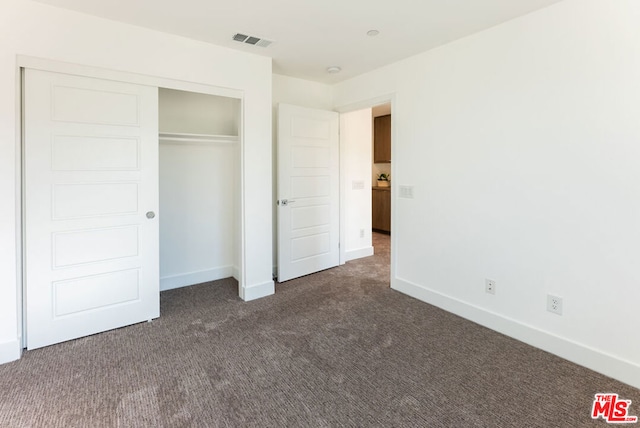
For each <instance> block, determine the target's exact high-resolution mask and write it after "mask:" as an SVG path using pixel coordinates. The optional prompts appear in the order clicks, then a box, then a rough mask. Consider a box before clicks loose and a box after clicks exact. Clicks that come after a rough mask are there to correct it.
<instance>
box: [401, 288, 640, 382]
mask: <svg viewBox="0 0 640 428" xmlns="http://www.w3.org/2000/svg"><path fill="white" fill-rule="evenodd" d="M391 288H393V289H394V290H397V291H400V292H401V293H404V294H406V295H408V296H411V297H413V298H416V299H418V300H421V301H423V302H426V303H429V304H431V305H434V306H437V307H439V308H441V309H444V310H445V311H447V312H451V313H453V314H456V315H458V316H460V317H462V318H465V319H467V320H469V321H473V322H475V323H477V324H480V325H482V326H484V327H487V328H490V329H492V330H495V331H497V332H499V333H502V334H504V335H507V336H509V337H512V338H514V339H517V340H519V341H521V342H524V343H527V344H529V345H531V346H534V347H536V348H539V349H542V350H543V351H547V352H550V353H552V354H554V355H557V356H558V357H560V358H564V359H565V360H569V361H571V362H573V363H576V364H578V365H581V366H583V367H586V368H588V369H591V370H593V371H596V372H598V373H601V374H603V375H605V376H609V377H611V378H613V379H616V380H619V381H620V382H623V383H626V384H628V385H631V386H633V387H634V388H640V366H638V365H637V364H634V363H632V362H630V361H626V360H623V359H620V358H618V357H615V356H613V355H609V354H607V353H604V352H602V351H600V350H597V349H593V348H591V347H589V346H585V345H583V344H580V343H577V342H574V341H572V340H570V339H567V338H564V337H560V336H556V335H555V334H552V333H549V332H546V331H543V330H540V329H538V328H536V327H533V326H530V325H527V324H524V323H521V322H519V321H517V320H514V319H512V318H508V317H505V316H502V315H499V314H496V313H494V312H490V311H487V310H486V309H483V308H480V307H477V306H474V305H471V304H469V303H466V302H464V301H461V300H458V299H455V298H452V297H450V296H446V295H444V294H442V293H439V292H437V291H434V290H431V289H429V288H427V287H424V286H421V285H418V284H414V283H412V282H410V281H406V280H403V279H401V278H397V277H396V278H393V279H392V280H391Z"/></svg>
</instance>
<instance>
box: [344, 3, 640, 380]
mask: <svg viewBox="0 0 640 428" xmlns="http://www.w3.org/2000/svg"><path fill="white" fill-rule="evenodd" d="M639 19H640V3H638V2H635V1H633V0H618V1H616V2H604V1H600V0H581V1H578V0H567V1H564V2H561V3H558V4H556V5H553V6H550V7H548V8H546V9H542V10H540V11H538V12H535V13H532V14H529V15H526V16H524V17H521V18H519V19H516V20H513V21H509V22H507V23H505V24H502V25H499V26H497V27H493V28H491V29H489V30H487V31H484V32H481V33H478V34H475V35H473V36H470V37H467V38H464V39H461V40H459V41H456V42H453V43H450V44H448V45H445V46H443V47H441V48H437V49H434V50H431V51H429V52H426V53H423V54H420V55H417V56H415V57H412V58H409V59H406V60H404V61H401V62H398V63H395V64H392V65H390V66H387V67H384V68H381V69H379V70H376V71H374V72H371V73H368V74H366V75H363V76H360V77H356V78H354V79H351V80H349V81H346V82H343V83H340V84H337V85H336V86H335V92H334V102H335V106H336V107H338V108H342V107H341V106H348V105H355V104H358V103H362V102H363V101H364V100H368V99H375V98H378V97H381V96H382V95H384V94H389V93H393V94H395V99H394V100H395V102H394V106H393V108H394V112H393V121H394V122H393V127H394V131H393V132H394V144H393V155H392V158H393V162H394V174H395V175H394V177H393V180H392V184H393V185H394V190H396V189H397V188H398V186H399V185H411V186H413V190H414V198H413V199H402V198H398V197H397V196H396V197H395V198H394V201H393V210H394V215H393V226H392V227H393V231H394V233H393V235H392V249H393V250H392V251H393V256H394V260H395V261H394V262H393V263H394V266H393V269H394V270H393V272H394V274H393V276H392V287H393V288H395V289H398V290H401V291H403V292H405V293H407V294H410V295H412V296H415V297H417V298H420V299H422V300H424V301H427V302H430V303H433V304H435V305H437V306H440V307H442V308H445V309H447V310H449V311H452V312H454V313H457V314H459V315H461V316H463V317H466V318H469V319H471V320H474V321H476V322H478V323H480V324H483V325H485V326H488V327H490V328H493V329H495V330H497V331H500V332H503V333H505V334H508V335H510V336H513V337H516V338H518V339H520V340H522V341H525V342H527V343H530V344H532V345H534V346H538V347H540V348H542V349H546V350H548V351H550V352H553V353H555V354H557V355H560V356H562V357H564V358H567V359H569V360H572V361H574V362H577V363H579V364H582V365H584V366H587V367H590V368H592V369H595V370H597V371H599V372H602V373H605V374H607V375H609V376H611V377H614V378H617V379H619V380H622V381H624V382H627V383H629V384H631V385H634V386H636V387H640V341H638V340H635V336H634V335H633V332H634V331H635V329H634V326H637V325H638V318H637V311H638V310H637V302H638V301H640V287H639V286H638V284H639V283H640V271H639V270H638V260H640V244H639V243H640V227H638V218H640V198H638V197H637V195H638V194H640V169H639V168H638V165H639V164H640V145H638V141H640V127H638V117H639V115H640V110H639V109H638V100H639V99H640V85H638V76H640V58H639V56H638V55H639V54H638V49H637V47H638V45H640V33H639V32H638V31H637V23H638V21H639ZM395 194H396V195H397V194H398V192H397V191H396V192H395ZM485 278H491V279H493V280H495V281H496V284H497V292H496V294H495V295H490V294H486V293H485V291H484V282H485ZM548 293H552V294H555V295H558V296H561V297H562V298H563V299H564V314H563V315H562V316H558V315H555V314H552V313H549V312H547V311H546V296H547V294H548ZM424 310H429V307H428V306H425V307H424Z"/></svg>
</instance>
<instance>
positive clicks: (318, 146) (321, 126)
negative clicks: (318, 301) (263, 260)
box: [278, 104, 340, 282]
mask: <svg viewBox="0 0 640 428" xmlns="http://www.w3.org/2000/svg"><path fill="white" fill-rule="evenodd" d="M338 126H339V115H338V113H336V112H332V111H324V110H315V109H308V108H303V107H297V106H292V105H287V104H280V105H279V106H278V281H279V282H282V281H287V280H289V279H293V278H297V277H300V276H303V275H308V274H310V273H314V272H318V271H320V270H323V269H328V268H331V267H334V266H337V265H338V264H339V257H340V252H339V242H340V236H339V228H340V215H339V201H340V199H339V172H340V168H339V165H340V161H339V134H338Z"/></svg>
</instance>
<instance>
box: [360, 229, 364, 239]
mask: <svg viewBox="0 0 640 428" xmlns="http://www.w3.org/2000/svg"><path fill="white" fill-rule="evenodd" d="M360 237H361V238H364V229H360Z"/></svg>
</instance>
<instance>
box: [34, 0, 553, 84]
mask: <svg viewBox="0 0 640 428" xmlns="http://www.w3.org/2000/svg"><path fill="white" fill-rule="evenodd" d="M37 1H40V2H42V3H47V4H50V5H53V6H58V7H63V8H67V9H73V10H76V11H80V12H84V13H88V14H91V15H97V16H101V17H104V18H108V19H112V20H115V21H122V22H126V23H130V24H134V25H138V26H142V27H147V28H152V29H155V30H159V31H163V32H166V33H173V34H178V35H182V36H186V37H190V38H193V39H197V40H202V41H205V42H210V43H213V44H216V45H220V46H226V47H229V48H233V49H238V50H242V51H246V52H252V53H255V54H258V55H266V56H270V57H272V58H273V72H274V73H278V74H284V75H287V76H293V77H299V78H302V79H308V80H315V81H318V82H324V83H334V82H338V81H341V80H344V79H347V78H350V77H353V76H357V75H358V74H362V73H364V72H367V71H370V70H373V69H375V68H378V67H381V66H383V65H386V64H390V63H392V62H394V61H397V60H399V59H402V58H406V57H409V56H411V55H414V54H417V53H419V52H422V51H425V50H428V49H431V48H433V47H436V46H439V45H442V44H445V43H447V42H449V41H452V40H455V39H459V38H461V37H464V36H467V35H469V34H473V33H475V32H477V31H481V30H483V29H486V28H489V27H492V26H494V25H497V24H499V23H501V22H504V21H507V20H510V19H513V18H516V17H518V16H521V15H524V14H527V13H530V12H532V11H535V10H537V9H540V8H543V7H545V6H548V5H550V4H553V3H558V2H559V1H561V0H385V1H382V0H322V1H318V0H316V1H312V0H227V1H220V0H179V1H178V0H37ZM372 29H376V30H378V31H380V34H379V35H378V36H376V37H369V36H367V35H366V33H367V31H368V30H372ZM237 32H240V33H244V34H248V35H253V36H258V37H262V38H265V39H269V40H273V41H274V43H273V44H272V45H271V46H269V47H267V48H261V47H258V46H251V45H246V44H242V43H238V42H235V41H233V40H231V37H232V36H233V34H235V33H237ZM334 65H336V66H340V67H341V68H342V72H341V73H339V74H328V73H327V72H326V68H327V67H328V66H334Z"/></svg>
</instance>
